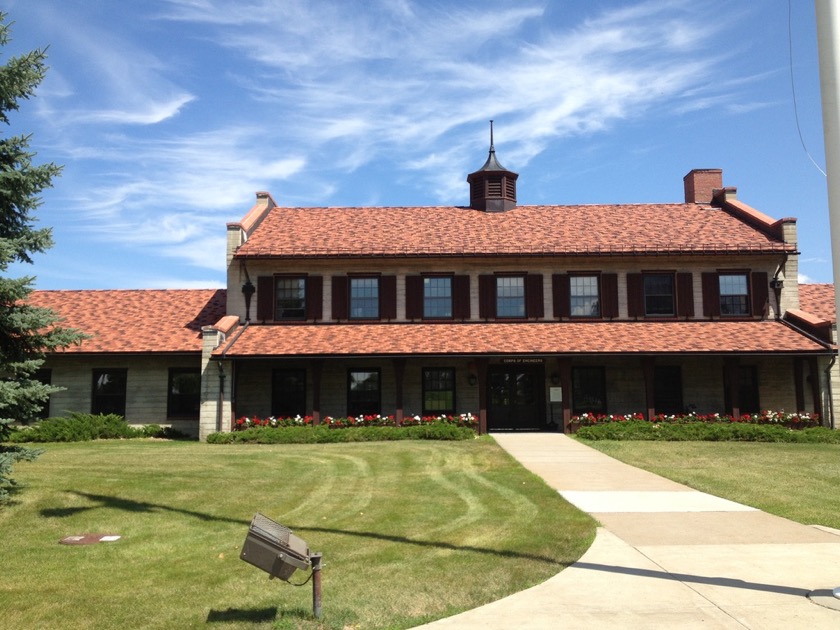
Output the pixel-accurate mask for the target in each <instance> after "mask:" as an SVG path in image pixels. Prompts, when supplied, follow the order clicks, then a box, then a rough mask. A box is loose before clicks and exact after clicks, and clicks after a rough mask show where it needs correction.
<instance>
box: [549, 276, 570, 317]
mask: <svg viewBox="0 0 840 630" xmlns="http://www.w3.org/2000/svg"><path fill="white" fill-rule="evenodd" d="M551 301H552V302H553V303H554V305H553V311H552V312H553V314H554V317H557V318H560V319H563V318H565V317H569V316H570V315H571V307H570V304H569V274H567V273H555V274H552V276H551Z"/></svg>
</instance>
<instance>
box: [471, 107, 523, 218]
mask: <svg viewBox="0 0 840 630" xmlns="http://www.w3.org/2000/svg"><path fill="white" fill-rule="evenodd" d="M518 177H519V175H518V174H517V173H514V172H513V171H509V170H507V169H506V168H505V167H504V166H502V165H501V164H499V161H498V160H497V159H496V149H495V148H494V146H493V121H492V120H491V121H490V154H489V155H488V156H487V161H486V162H485V163H484V166H482V167H481V168H480V169H478V170H477V171H475V172H474V173H470V174H469V175H467V181H468V182H469V184H470V208H473V209H474V210H482V211H484V212H506V211H508V210H513V209H514V208H515V207H516V180H517V178H518Z"/></svg>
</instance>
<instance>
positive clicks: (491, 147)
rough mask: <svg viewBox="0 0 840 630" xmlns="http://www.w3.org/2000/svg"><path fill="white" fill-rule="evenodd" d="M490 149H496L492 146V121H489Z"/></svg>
mask: <svg viewBox="0 0 840 630" xmlns="http://www.w3.org/2000/svg"><path fill="white" fill-rule="evenodd" d="M490 150H491V151H495V150H496V149H494V148H493V121H492V120H491V121H490Z"/></svg>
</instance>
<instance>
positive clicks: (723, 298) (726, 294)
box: [718, 273, 750, 317]
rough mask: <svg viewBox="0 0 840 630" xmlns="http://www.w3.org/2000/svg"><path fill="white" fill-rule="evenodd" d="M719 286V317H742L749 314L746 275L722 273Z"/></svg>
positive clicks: (748, 293) (719, 277)
mask: <svg viewBox="0 0 840 630" xmlns="http://www.w3.org/2000/svg"><path fill="white" fill-rule="evenodd" d="M718 282H719V286H720V315H721V317H744V316H747V315H749V314H750V299H749V298H750V292H749V283H748V282H747V274H745V273H722V274H720V275H719V276H718Z"/></svg>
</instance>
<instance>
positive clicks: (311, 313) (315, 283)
mask: <svg viewBox="0 0 840 630" xmlns="http://www.w3.org/2000/svg"><path fill="white" fill-rule="evenodd" d="M323 317H324V278H323V276H307V278H306V319H322V318H323Z"/></svg>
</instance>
